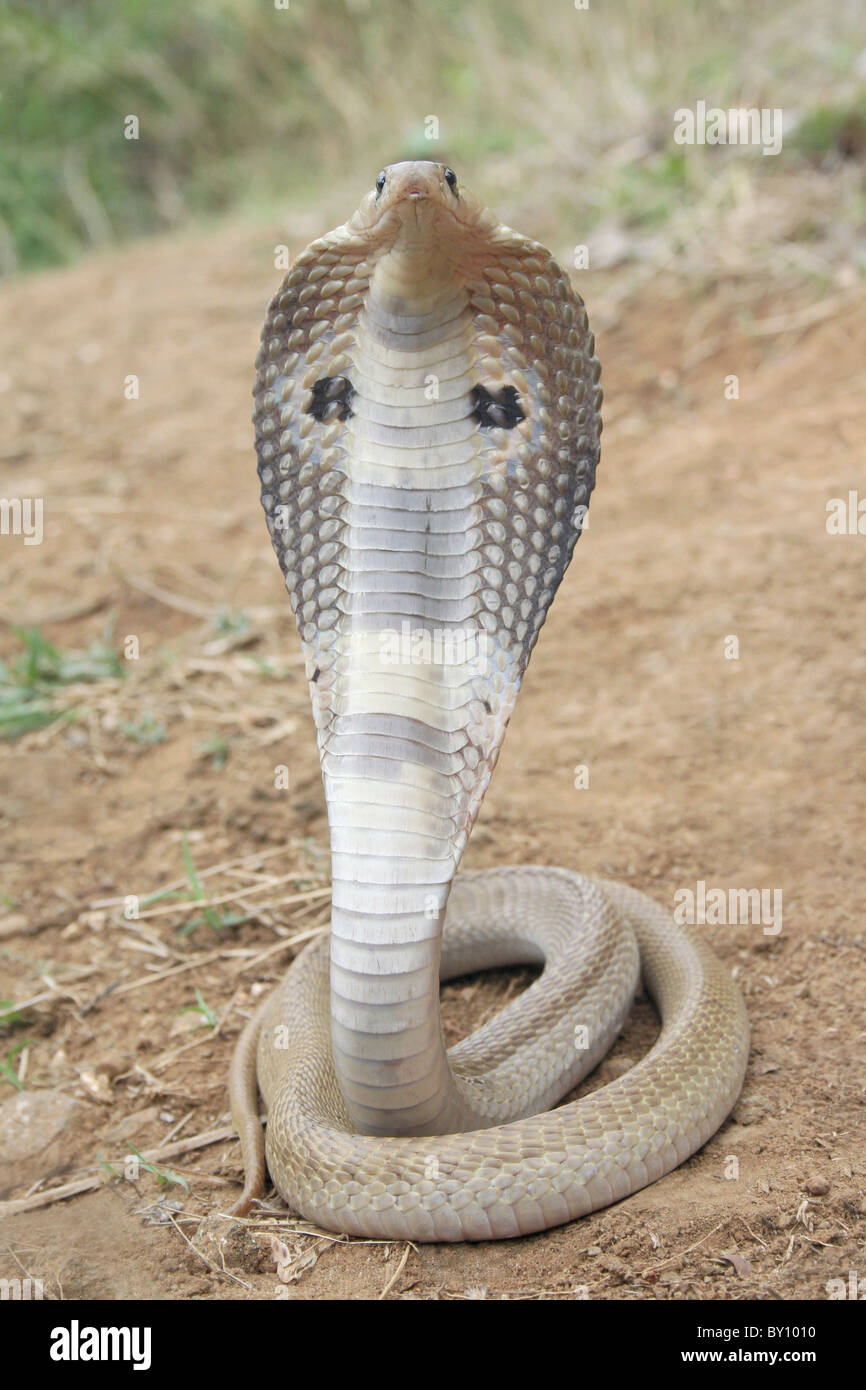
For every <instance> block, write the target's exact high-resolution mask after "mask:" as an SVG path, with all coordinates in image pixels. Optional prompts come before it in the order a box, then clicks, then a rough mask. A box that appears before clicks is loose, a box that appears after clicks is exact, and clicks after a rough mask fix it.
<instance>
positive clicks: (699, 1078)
mask: <svg viewBox="0 0 866 1390" xmlns="http://www.w3.org/2000/svg"><path fill="white" fill-rule="evenodd" d="M600 403H601V390H600V387H599V363H598V361H597V359H596V356H595V348H594V341H593V336H592V333H591V332H590V329H589V326H588V323H587V315H586V311H585V308H584V305H583V302H582V300H581V299H580V298H579V296H578V295H577V294H575V292H574V290H573V289H572V286H571V284H570V282H569V278H568V276H567V275H566V274H565V272H564V271H563V269H562V268H561V266H560V265H558V264H557V262H556V261H555V260H554V258H553V257H552V256H551V255H550V253H549V252H548V251H547V250H545V248H544V247H543V246H541V245H539V243H538V242H535V241H531V240H529V239H528V238H526V237H524V236H521V235H520V234H518V233H517V232H515V231H513V230H512V229H511V228H510V227H506V226H504V225H503V224H501V223H500V222H498V221H497V219H496V218H495V217H494V216H493V215H492V214H491V213H490V212H488V211H487V210H485V209H484V208H482V207H481V206H480V205H479V204H478V203H477V202H476V200H475V199H474V198H472V197H471V196H470V195H469V194H467V193H466V192H465V191H464V190H463V189H462V188H460V187H459V186H458V183H457V179H456V177H455V175H454V174H453V172H452V171H451V170H450V169H447V168H445V167H443V166H442V165H440V164H436V163H429V162H411V163H401V164H394V165H392V166H391V167H390V168H387V169H385V170H383V171H382V173H381V174H380V175H379V178H378V179H377V181H376V184H375V187H374V188H373V189H372V190H371V192H370V193H369V194H368V195H367V197H365V199H364V200H363V202H362V203H361V206H360V208H359V209H358V211H357V212H356V213H355V215H354V216H353V217H352V219H351V220H350V221H349V222H347V223H346V224H345V225H344V226H341V227H338V228H337V229H336V230H335V231H333V232H331V233H329V234H328V235H327V236H324V237H322V238H321V239H319V240H317V241H314V242H313V243H312V245H311V246H309V247H308V248H307V249H306V250H305V251H304V252H303V253H302V254H301V255H300V256H299V257H298V259H297V260H296V262H295V264H294V266H293V268H292V269H291V271H290V272H289V274H288V275H287V277H286V279H285V280H284V282H283V284H282V286H281V288H280V290H279V291H278V293H277V294H276V296H275V298H274V299H273V301H272V303H271V305H270V308H269V310H268V314H267V319H266V321H265V325H264V329H263V333H262V344H261V351H260V354H259V358H258V370H257V376H256V384H255V411H254V419H255V426H256V443H257V452H258V459H259V472H260V477H261V485H262V502H263V504H264V509H265V513H266V516H267V522H268V526H269V528H270V532H271V536H272V539H273V544H274V548H275V550H276V554H277V558H278V559H279V562H280V566H281V568H282V571H283V574H284V576H285V581H286V587H287V589H288V592H289V598H290V600H291V604H292V608H293V610H294V613H295V617H296V620H297V624H298V630H299V633H300V639H301V643H302V647H303V652H304V656H305V659H306V667H307V674H308V678H309V683H310V694H311V697H312V706H313V713H314V717H315V724H316V730H317V736H318V746H319V753H320V760H321V767H322V774H323V780H324V789H325V799H326V803H327V812H328V823H329V829H330V843H331V867H332V880H333V899H332V909H331V927H330V934H329V939H327V940H326V939H319V940H317V941H314V942H313V943H312V944H310V945H308V946H307V947H306V948H305V949H304V950H303V951H302V952H301V954H300V955H299V956H298V958H297V959H296V960H295V962H294V963H293V964H292V965H291V966H290V968H289V970H288V971H287V973H286V975H285V978H284V979H283V981H282V983H281V984H280V986H279V987H278V988H277V990H276V991H275V993H274V994H273V995H272V996H271V997H270V998H269V999H268V1000H266V1002H265V1003H264V1004H263V1005H262V1006H261V1007H260V1008H259V1009H258V1010H257V1012H256V1013H255V1014H254V1015H253V1017H252V1019H251V1020H250V1022H249V1024H248V1025H247V1027H246V1028H245V1030H244V1032H243V1034H242V1036H241V1038H240V1041H239V1043H238V1045H237V1048H236V1052H235V1056H234V1059H233V1062H232V1070H231V1078H230V1092H231V1100H232V1109H233V1115H234V1118H235V1123H236V1126H237V1129H238V1132H239V1134H240V1136H241V1140H242V1149H243V1155H244V1162H245V1167H246V1184H245V1187H244V1192H243V1195H242V1197H241V1199H240V1201H239V1202H238V1204H237V1208H236V1210H237V1211H246V1210H247V1209H248V1208H249V1205H250V1203H251V1201H252V1199H253V1197H255V1196H256V1195H258V1194H259V1193H260V1192H261V1190H262V1185H263V1179H264V1171H265V1167H264V1165H265V1154H266V1158H267V1167H268V1169H269V1170H270V1175H271V1178H272V1179H273V1181H274V1183H275V1184H276V1186H277V1188H278V1189H279V1192H280V1193H281V1194H282V1196H283V1197H284V1199H285V1201H286V1202H287V1203H288V1205H289V1206H290V1207H292V1208H293V1209H294V1210H295V1211H297V1212H300V1213H301V1214H302V1215H303V1216H304V1217H305V1218H306V1219H307V1220H311V1221H314V1222H316V1223H317V1224H318V1225H319V1226H321V1227H324V1228H326V1229H329V1230H333V1231H341V1232H347V1233H349V1234H352V1235H365V1236H373V1237H396V1238H399V1237H406V1238H409V1239H412V1240H420V1241H436V1240H442V1241H458V1240H481V1239H490V1238H498V1237H508V1236H517V1235H525V1234H527V1233H529V1232H532V1231H538V1230H542V1229H545V1228H547V1227H550V1226H555V1225H557V1224H559V1223H561V1222H565V1221H569V1220H571V1219H572V1218H574V1217H577V1216H580V1215H582V1214H584V1213H586V1212H589V1211H592V1210H593V1209H595V1208H598V1207H601V1206H604V1205H605V1204H606V1203H610V1202H614V1201H616V1200H618V1199H620V1198H623V1197H625V1196H627V1195H628V1194H629V1193H631V1192H634V1191H636V1190H637V1189H638V1188H641V1187H643V1186H644V1185H645V1184H647V1183H650V1182H652V1181H654V1180H656V1179H658V1178H660V1177H661V1176H662V1175H663V1174H665V1173H667V1172H669V1171H670V1170H671V1169H672V1168H674V1167H675V1166H676V1165H677V1164H679V1163H682V1162H683V1160H684V1159H686V1158H687V1157H688V1156H689V1155H690V1154H692V1153H694V1151H695V1150H696V1149H698V1148H699V1147H700V1146H701V1145H702V1144H703V1143H705V1141H706V1140H707V1139H708V1138H709V1136H710V1135H712V1134H713V1133H714V1132H715V1130H716V1129H717V1128H718V1126H719V1125H720V1124H721V1123H722V1121H723V1120H724V1119H725V1117H726V1116H727V1114H728V1113H729V1111H730V1110H731V1108H732V1106H733V1104H734V1102H735V1100H736V1098H737V1095H738V1094H739V1091H740V1087H741V1085H742V1080H743V1075H744V1070H745V1065H746V1058H747V1052H748V1027H747V1021H746V1015H745V1010H744V1006H743V1002H742V999H741V996H740V992H739V990H738V989H737V987H736V985H735V984H734V982H733V981H732V979H731V978H730V976H729V974H728V973H727V972H726V971H725V970H724V969H723V968H722V966H721V965H720V963H719V962H718V961H717V959H716V958H715V957H714V956H713V954H712V953H711V952H710V950H709V948H708V947H707V946H706V944H705V943H704V942H703V941H702V940H701V939H700V937H699V936H698V935H697V934H696V933H689V932H688V931H686V930H685V929H683V928H681V927H678V926H675V925H674V923H673V921H672V919H671V914H670V912H668V911H665V910H663V909H662V908H661V907H660V906H659V905H658V904H656V903H655V902H653V901H652V900H651V899H650V898H648V897H646V896H644V895H643V894H642V893H640V892H638V891H636V890H634V889H632V888H630V887H626V886H625V885H622V884H616V883H611V882H607V881H592V880H590V879H588V878H585V877H583V876H581V875H580V874H578V873H575V872H571V871H569V870H566V869H555V868H541V867H528V868H511V867H508V868H500V869H493V870H488V871H484V872H475V873H465V874H461V875H460V876H459V877H457V878H456V879H455V875H456V873H457V869H458V865H459V863H460V859H461V856H462V854H463V850H464V848H465V846H466V843H467V840H468V838H469V834H470V831H471V829H472V826H473V824H474V821H475V818H476V816H477V814H478V809H479V807H480V805H481V801H482V798H483V796H484V792H485V790H486V788H487V785H488V782H489V780H490V775H491V772H492V770H493V767H494V765H495V763H496V759H497V756H498V753H499V749H500V746H501V744H502V740H503V737H504V735H505V730H506V727H507V725H508V721H509V718H510V716H511V713H512V711H513V709H514V705H515V701H516V699H517V695H518V692H519V690H520V685H521V681H522V679H523V674H524V671H525V670H526V667H527V663H528V661H529V657H530V653H531V652H532V649H533V646H534V644H535V642H536V639H537V638H538V634H539V630H540V628H541V626H542V624H543V622H544V619H545V616H546V614H547V611H548V609H549V607H550V603H551V601H552V599H553V596H554V594H555V592H556V589H557V586H558V585H559V582H560V580H561V579H562V576H563V574H564V572H565V569H566V567H567V565H568V563H569V560H570V559H571V555H572V551H573V549H574V545H575V542H576V541H577V538H578V535H579V534H580V529H581V522H582V520H583V518H584V516H585V512H586V507H587V504H588V502H589V497H590V493H591V491H592V488H593V485H594V481H595V472H596V465H597V462H598V455H599V434H600V430H601V421H600V414H599V409H600ZM518 962H530V963H535V964H541V965H543V970H542V972H541V974H540V976H539V977H538V978H537V979H536V980H535V982H534V983H533V984H532V985H531V986H530V987H529V988H528V989H527V990H526V991H525V992H524V993H523V994H522V995H521V996H520V997H519V998H518V999H516V1000H515V1001H513V1002H512V1003H510V1004H508V1005H507V1007H505V1008H503V1009H502V1010H501V1012H500V1013H499V1014H498V1015H497V1016H496V1017H495V1018H493V1019H492V1020H491V1021H490V1022H488V1023H486V1024H485V1025H484V1026H483V1027H482V1028H480V1029H478V1031H477V1032H475V1033H473V1034H472V1035H471V1036H470V1037H468V1038H465V1039H464V1040H463V1041H461V1042H460V1043H458V1044H457V1045H456V1046H454V1047H452V1048H451V1049H450V1051H446V1048H445V1044H444V1041H443V1033H442V1027H441V1023H440V1013H439V985H440V980H443V979H448V978H450V977H453V976H456V975H460V974H463V973H464V972H467V971H474V970H482V969H485V968H489V967H493V966H502V965H505V964H514V963H518ZM640 979H642V980H643V982H644V984H645V986H646V987H647V989H648V990H649V992H650V994H651V995H652V997H653V998H654V1000H655V1002H656V1005H657V1007H658V1010H659V1013H660V1015H661V1020H662V1026H661V1031H660V1034H659V1036H658V1039H657V1041H656V1042H655V1044H654V1046H653V1047H652V1048H651V1050H650V1051H649V1052H648V1053H647V1054H646V1056H645V1057H644V1058H643V1059H642V1060H641V1061H639V1062H638V1063H637V1064H636V1065H635V1066H634V1067H632V1068H631V1069H630V1070H628V1071H627V1072H626V1073H625V1074H624V1075H621V1076H619V1077H618V1078H617V1079H616V1080H614V1081H613V1082H612V1083H611V1084H609V1085H607V1086H604V1087H602V1088H600V1089H598V1090H596V1091H594V1092H592V1093H590V1094H588V1095H586V1096H584V1097H583V1098H581V1099H579V1100H577V1101H573V1102H570V1103H566V1104H564V1105H560V1106H558V1107H557V1108H551V1107H556V1106H557V1102H558V1101H560V1100H561V1099H562V1098H563V1096H565V1095H567V1094H568V1092H569V1091H571V1090H572V1088H573V1087H574V1086H575V1085H576V1084H577V1083H578V1082H579V1081H580V1079H581V1078H582V1077H583V1076H585V1075H586V1074H587V1073H588V1072H589V1071H590V1070H591V1069H592V1068H593V1067H594V1066H595V1065H596V1064H597V1063H598V1061H599V1060H600V1059H601V1057H602V1056H603V1055H604V1054H605V1052H606V1051H607V1049H608V1048H609V1046H610V1045H611V1043H612V1041H613V1039H614V1038H615V1037H616V1034H617V1032H618V1031H619V1029H620V1028H621V1026H622V1024H623V1021H624V1019H625V1017H626V1015H627V1013H628V1010H629V1008H630V1006H631V1002H632V1000H633V997H634V994H635V991H636V989H637V987H638V983H639V980H640ZM257 1085H258V1087H259V1088H260V1089H261V1092H262V1094H263V1096H264V1098H265V1101H266V1103H267V1108H268V1120H267V1135H266V1141H263V1136H262V1129H261V1125H260V1123H259V1120H258V1114H257V1097H256V1088H257Z"/></svg>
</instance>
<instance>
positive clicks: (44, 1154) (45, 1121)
mask: <svg viewBox="0 0 866 1390" xmlns="http://www.w3.org/2000/svg"><path fill="white" fill-rule="evenodd" d="M80 1110H81V1106H80V1104H79V1102H78V1101H76V1100H74V1099H73V1098H72V1096H68V1095H66V1094H65V1093H64V1092H63V1091H19V1092H18V1094H17V1095H15V1096H11V1097H10V1098H9V1100H6V1101H4V1102H3V1104H2V1105H0V1196H3V1195H5V1193H6V1192H9V1191H11V1190H12V1189H13V1188H15V1187H30V1186H32V1184H33V1183H35V1182H37V1181H38V1180H39V1179H40V1178H48V1177H53V1175H54V1174H55V1173H58V1172H63V1171H64V1170H65V1169H66V1168H68V1167H69V1165H70V1161H71V1155H70V1146H69V1141H68V1139H65V1138H61V1136H62V1135H63V1131H64V1130H65V1129H67V1128H68V1126H69V1125H70V1124H71V1122H72V1121H73V1120H74V1119H75V1116H76V1115H77V1114H78V1113H79V1111H80Z"/></svg>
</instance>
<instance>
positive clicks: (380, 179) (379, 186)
mask: <svg viewBox="0 0 866 1390" xmlns="http://www.w3.org/2000/svg"><path fill="white" fill-rule="evenodd" d="M384 187H385V170H384V169H383V170H382V172H381V174H380V175H379V177H378V178H377V180H376V197H377V198H378V197H379V194H380V193H381V192H382V189H383V188H384Z"/></svg>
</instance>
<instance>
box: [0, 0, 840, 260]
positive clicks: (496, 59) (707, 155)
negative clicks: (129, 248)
mask: <svg viewBox="0 0 866 1390" xmlns="http://www.w3.org/2000/svg"><path fill="white" fill-rule="evenodd" d="M282 4H285V5H286V8H278V7H277V6H279V5H282ZM0 55H2V56H0V270H2V271H3V272H6V273H8V272H11V271H14V270H17V269H23V268H28V267H37V266H44V265H49V264H54V263H60V262H65V261H69V260H71V259H73V258H75V257H76V256H78V255H80V254H81V253H82V252H84V251H87V250H89V249H91V248H94V247H100V246H105V245H107V244H109V243H114V242H118V241H122V240H124V239H127V238H130V237H134V236H139V235H142V234H144V233H153V232H158V231H165V230H170V229H177V228H181V227H183V226H184V225H185V224H188V223H192V222H194V221H201V220H202V219H207V218H212V217H214V216H217V215H220V216H221V215H224V214H225V213H227V212H235V211H237V212H240V213H242V214H243V215H245V216H246V215H252V216H268V217H270V216H272V215H273V214H274V213H275V212H279V214H280V215H283V216H288V217H291V214H292V210H296V211H297V212H298V214H299V216H300V215H301V214H302V213H303V212H304V211H305V210H306V211H309V209H310V208H311V207H314V208H316V209H317V210H318V211H319V212H320V213H321V214H322V215H324V213H325V212H326V211H327V212H330V211H331V207H332V206H333V210H334V212H333V215H334V219H335V220H336V221H340V220H342V219H343V218H344V217H345V216H347V215H348V214H349V212H350V211H351V209H352V208H353V207H354V206H355V204H356V202H357V199H358V197H359V196H360V194H361V193H362V192H363V191H364V190H365V189H366V188H367V187H368V186H369V184H370V183H371V182H372V180H373V178H374V177H375V175H376V173H377V172H378V169H379V168H380V167H381V165H382V164H384V163H388V162H391V161H393V160H395V159H399V158H406V157H421V158H424V157H427V158H445V159H447V160H448V162H450V163H452V164H453V165H454V166H455V167H456V168H457V170H458V173H459V175H460V177H461V178H462V179H464V180H465V181H466V182H467V183H468V184H470V185H471V186H472V187H473V188H474V189H475V190H476V191H477V192H478V193H479V195H480V196H481V197H482V198H484V199H485V201H487V202H489V203H491V204H492V205H493V206H494V207H496V208H497V209H498V210H499V211H500V213H501V214H502V215H503V216H505V217H506V219H507V220H508V221H510V222H513V223H515V224H516V225H520V226H521V227H524V228H530V229H531V230H532V231H533V234H534V235H536V236H539V237H542V238H544V237H548V238H549V239H550V241H551V242H552V243H554V244H555V243H556V241H557V239H558V240H559V243H560V245H561V244H563V243H565V244H568V243H576V242H580V241H583V240H584V239H585V238H587V237H588V236H589V234H590V233H593V254H594V256H595V261H594V264H595V265H596V266H598V265H599V261H600V262H601V265H602V266H603V265H604V264H605V262H607V263H608V264H615V263H617V262H618V261H651V262H653V263H655V264H656V265H657V266H658V265H660V264H673V265H675V266H677V267H678V268H682V269H686V270H693V271H695V272H696V273H698V274H702V273H703V274H705V273H711V272H712V270H713V268H714V267H715V268H717V269H719V268H721V269H725V270H726V271H728V272H730V271H731V270H734V271H736V270H737V267H738V266H746V265H747V263H748V264H751V261H749V257H750V256H752V255H753V253H754V252H755V250H756V249H758V248H760V247H761V246H762V245H765V246H767V247H768V248H769V249H771V250H772V253H773V256H774V268H775V269H779V268H785V267H787V268H789V269H794V270H796V271H797V272H799V273H802V272H805V273H806V274H807V275H809V276H813V277H815V278H816V279H817V281H818V282H819V283H827V282H832V281H834V280H835V279H838V277H839V276H840V275H841V276H842V277H843V279H842V283H843V284H844V283H845V277H847V278H848V280H849V281H850V280H851V278H852V276H853V277H859V276H860V275H862V274H864V273H866V251H864V244H863V236H862V233H863V229H864V226H866V211H864V209H866V182H864V167H866V6H864V5H863V3H862V0H837V2H836V3H830V0H824V3H821V0H791V3H786V4H784V5H778V4H766V3H762V2H761V0H619V3H617V4H615V5H613V4H610V3H602V0H589V8H588V9H585V10H582V9H577V8H576V6H575V3H574V0H544V3H541V0H392V3H386V0H184V2H183V3H177V0H25V3H18V2H17V0H5V4H4V7H3V9H2V11H0ZM698 99H703V100H705V101H706V102H707V103H708V105H716V106H722V107H725V108H727V107H729V106H749V107H751V106H758V107H772V108H776V107H781V108H782V109H783V110H784V113H785V143H784V148H783V151H782V153H781V154H780V155H779V156H777V157H767V156H762V154H761V151H760V150H759V149H758V150H755V149H743V148H731V147H728V148H725V147H721V146H717V147H710V146H703V147H701V146H697V147H683V146H678V145H677V144H675V143H674V141H673V128H674V112H675V110H676V109H677V108H678V107H681V106H690V107H693V106H694V103H695V101H696V100H698ZM128 116H135V117H137V118H138V122H139V138H138V139H136V140H129V139H126V138H125V137H124V122H125V120H126V118H127V117H128ZM429 116H434V117H436V119H437V120H438V123H439V139H438V140H430V139H428V138H427V132H428V131H429V130H430V125H429V122H428V124H427V126H426V128H425V118H427V117H429ZM334 189H339V199H336V198H332V194H333V190H334ZM330 225H332V223H331V222H329V221H327V220H325V221H321V218H320V220H319V222H316V221H315V220H314V221H313V223H312V225H311V226H310V227H309V229H308V231H309V235H310V236H312V235H314V234H315V233H316V232H319V231H323V230H325V229H326V227H327V226H330Z"/></svg>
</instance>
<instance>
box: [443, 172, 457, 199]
mask: <svg viewBox="0 0 866 1390" xmlns="http://www.w3.org/2000/svg"><path fill="white" fill-rule="evenodd" d="M445 182H446V183H447V185H448V187H449V188H450V189H451V192H452V193H455V194H456V192H457V175H456V174H455V172H454V170H453V169H446V170H445Z"/></svg>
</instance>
